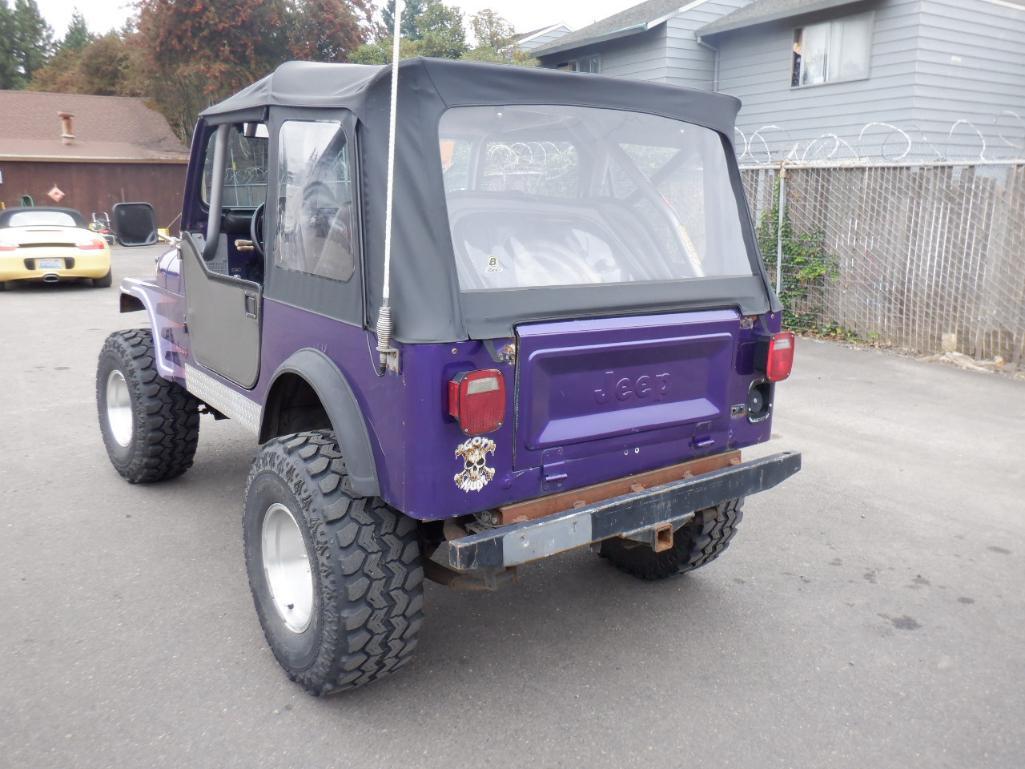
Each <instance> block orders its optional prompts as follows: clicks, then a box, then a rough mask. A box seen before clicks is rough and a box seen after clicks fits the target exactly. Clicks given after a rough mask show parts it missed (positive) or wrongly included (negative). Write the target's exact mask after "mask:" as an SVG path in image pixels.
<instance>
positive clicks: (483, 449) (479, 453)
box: [455, 436, 495, 493]
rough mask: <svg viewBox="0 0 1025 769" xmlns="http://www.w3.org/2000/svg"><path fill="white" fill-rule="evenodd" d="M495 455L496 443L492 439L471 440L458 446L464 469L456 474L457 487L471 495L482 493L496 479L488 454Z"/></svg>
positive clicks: (479, 438)
mask: <svg viewBox="0 0 1025 769" xmlns="http://www.w3.org/2000/svg"><path fill="white" fill-rule="evenodd" d="M494 453H495V442H494V441H493V440H491V439H490V438H481V437H479V436H478V437H476V438H470V439H469V440H467V441H463V442H462V443H460V444H459V445H458V446H456V456H457V457H462V459H463V469H462V471H461V472H458V473H456V476H455V482H456V486H458V487H459V488H461V489H462V490H463V491H465V492H467V493H469V492H471V491H480V490H481V489H483V488H484V487H485V486H487V485H488V484H489V483H490V482H491V479H492V478H494V477H495V468H493V467H488V466H487V461H488V454H494Z"/></svg>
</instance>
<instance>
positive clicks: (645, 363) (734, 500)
mask: <svg viewBox="0 0 1025 769" xmlns="http://www.w3.org/2000/svg"><path fill="white" fill-rule="evenodd" d="M399 72H400V75H399V82H398V102H397V103H398V110H397V116H398V129H397V132H396V142H395V155H394V180H395V187H394V189H395V196H394V211H395V214H394V223H393V226H392V228H391V237H392V244H391V249H390V253H391V254H392V259H391V264H390V269H389V268H386V265H385V259H384V258H383V255H384V253H385V252H386V248H385V239H386V226H385V219H386V207H387V206H386V202H387V201H386V197H387V196H386V178H387V176H388V139H389V136H388V134H389V129H388V120H389V115H390V110H389V90H390V86H391V68H390V67H375V66H359V65H346V64H308V63H289V64H285V65H283V66H282V67H280V68H279V69H278V70H277V71H275V72H274V73H273V74H272V75H270V76H268V77H266V78H264V79H263V80H261V81H259V82H258V83H256V84H254V85H252V86H250V87H249V88H247V89H245V90H243V91H241V92H240V93H238V94H236V95H235V96H232V97H231V98H229V99H227V100H226V101H224V102H222V103H220V104H217V105H215V106H213V107H211V108H209V109H208V110H206V111H205V112H204V113H203V114H202V115H201V118H200V121H199V123H198V125H197V127H196V132H195V138H194V140H193V145H192V156H191V161H190V165H189V171H188V178H187V182H186V185H187V186H186V190H185V199H184V210H183V212H182V219H181V238H180V240H179V241H177V242H176V243H175V247H174V248H172V249H171V250H169V251H168V252H167V253H166V254H164V255H163V256H161V257H160V258H159V260H158V264H157V270H156V276H155V277H154V278H152V279H148V280H137V279H127V280H125V281H124V282H123V283H122V286H121V291H122V294H121V311H122V312H130V311H136V310H138V311H144V312H145V313H146V315H147V316H148V319H149V325H150V328H149V329H143V330H135V331H123V332H119V333H116V334H113V335H111V336H110V337H109V338H108V339H107V341H106V344H105V345H104V347H103V350H102V352H101V353H100V360H99V370H98V374H97V401H98V406H99V419H100V427H101V430H102V432H103V440H104V443H105V444H106V447H107V451H108V453H109V455H110V459H111V462H112V463H113V464H114V467H115V468H116V469H117V470H118V472H119V473H120V474H121V475H123V476H124V477H125V478H126V479H127V480H128V481H129V482H131V483H150V482H155V481H162V480H167V479H169V478H174V477H176V476H178V475H181V474H182V473H184V472H185V471H186V470H187V469H188V468H189V467H190V466H191V465H192V461H193V455H194V453H195V450H196V441H197V438H198V434H199V417H200V414H210V415H212V416H213V417H214V418H215V419H224V418H231V419H235V420H237V421H239V422H241V423H242V424H243V425H245V426H246V427H248V428H249V429H250V430H252V432H253V433H254V434H255V436H256V437H257V441H258V443H259V450H258V453H257V455H256V458H255V460H254V461H253V465H252V469H251V470H250V473H249V480H248V487H247V490H246V496H245V509H244V516H243V534H244V538H245V556H246V563H247V567H248V573H249V580H250V585H251V588H252V593H253V597H254V601H255V604H256V611H257V614H258V616H259V619H260V623H261V624H262V626H263V630H264V633H265V634H266V637H267V641H268V643H269V644H270V646H271V648H272V649H273V651H274V654H275V656H276V657H277V659H278V661H279V662H280V663H281V665H282V667H283V668H284V669H285V670H286V672H287V673H288V675H289V677H290V678H292V679H293V680H295V681H297V682H298V683H300V684H301V685H302V686H303V687H305V688H306V689H307V690H309V691H310V692H312V693H314V694H324V693H329V692H333V691H338V690H342V689H346V688H351V687H354V686H359V685H361V684H364V683H368V682H370V681H373V680H375V679H377V678H379V677H381V676H383V675H385V674H386V673H390V672H391V671H393V670H396V669H397V668H399V667H401V666H402V665H403V664H404V663H405V662H406V661H407V660H408V659H409V658H410V653H411V652H412V651H413V648H414V647H415V645H416V638H417V631H418V630H419V627H420V625H421V623H422V620H423V594H422V583H423V579H424V578H425V577H427V578H429V579H433V580H436V581H438V582H442V583H445V584H448V585H451V586H452V587H462V588H470V589H491V588H494V587H496V586H497V585H499V584H500V583H502V582H503V581H505V579H506V578H508V577H509V576H511V575H514V574H515V570H516V568H517V567H519V566H520V565H522V564H525V563H528V562H530V561H534V560H538V559H541V558H545V557H547V556H550V555H554V554H556V553H561V552H563V551H566V550H570V549H572V548H577V547H586V546H590V547H591V548H593V549H594V550H595V552H597V553H599V554H600V555H601V556H602V557H604V558H606V559H608V561H609V562H610V563H612V564H613V565H614V566H616V567H618V568H620V569H622V570H624V571H626V572H629V573H630V574H633V575H636V576H638V577H641V578H643V579H658V578H662V577H668V576H670V575H675V574H680V573H682V572H686V571H690V570H691V569H696V568H698V567H700V566H703V565H705V564H706V563H708V562H710V561H712V560H713V559H715V558H716V557H717V556H718V555H719V554H720V553H721V552H722V551H723V550H724V549H725V548H726V546H727V545H728V544H729V542H730V540H731V538H732V537H733V535H734V533H735V530H736V526H737V524H738V522H739V521H740V518H741V504H742V501H743V498H744V497H746V496H747V495H749V494H754V493H756V492H759V491H762V490H765V489H768V488H771V487H773V486H775V485H776V484H778V483H780V482H781V481H783V480H784V479H786V478H787V477H789V476H790V475H792V474H793V473H795V472H797V471H798V470H799V469H800V455H799V454H797V453H781V454H774V455H771V456H767V457H764V458H761V459H756V460H754V461H747V462H742V461H741V457H740V449H742V448H743V447H745V446H751V445H753V444H756V443H760V442H762V441H765V440H768V438H769V435H770V430H771V416H772V404H773V395H774V386H775V385H774V383H775V382H777V381H779V380H782V379H785V378H786V377H787V376H788V375H789V373H790V367H791V363H792V359H793V349H794V339H793V335H792V334H789V333H786V332H781V331H780V306H779V302H778V300H777V298H776V296H775V295H774V293H773V291H772V289H771V287H770V285H769V282H768V280H767V278H766V275H765V272H764V270H763V268H762V265H761V261H760V259H759V255H758V251H757V247H756V245H755V236H754V232H753V230H752V226H751V221H750V217H749V215H748V211H747V206H746V203H745V198H744V193H743V188H742V186H741V181H740V176H739V173H738V169H737V163H736V160H735V157H734V152H733V147H732V144H731V139H730V137H731V136H732V133H733V120H734V117H735V115H736V111H737V109H738V102H737V101H736V100H735V99H733V98H730V97H726V96H721V95H717V94H710V93H702V92H698V91H691V90H686V89H682V88H675V87H670V86H666V85H658V84H653V83H643V82H633V81H630V82H627V81H623V80H616V79H611V78H604V77H598V76H590V75H575V74H566V73H559V72H554V71H550V70H543V69H527V68H517V67H503V66H493V65H485V64H474V63H463V62H451V61H438V60H424V59H414V60H410V61H407V62H404V63H403V64H402V65H401V67H400V70H399ZM114 219H115V229H116V230H117V232H118V237H119V239H120V241H121V242H122V243H123V244H125V245H128V244H132V243H147V242H152V240H153V237H154V227H153V214H152V209H150V208H149V207H147V206H146V205H145V204H123V205H121V206H118V207H117V209H116V210H115V212H114ZM386 297H387V301H385V298H386ZM382 323H383V325H382ZM375 329H376V330H375ZM382 335H384V336H385V337H386V338H384V339H382ZM379 351H380V352H379Z"/></svg>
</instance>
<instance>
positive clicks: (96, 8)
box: [36, 0, 637, 38]
mask: <svg viewBox="0 0 1025 769" xmlns="http://www.w3.org/2000/svg"><path fill="white" fill-rule="evenodd" d="M36 2H37V3H38V4H39V9H40V10H41V11H42V12H43V16H45V17H46V20H47V21H48V22H49V23H50V26H51V27H53V30H54V35H55V37H57V38H60V37H62V36H63V35H64V31H65V30H66V29H67V26H68V20H69V19H70V18H71V11H72V9H73V8H74V7H75V3H74V2H73V0H36ZM448 2H450V3H452V4H454V5H457V6H459V7H460V8H462V9H463V11H465V12H466V14H467V15H469V14H471V13H475V12H477V11H479V10H480V9H482V8H491V9H493V10H494V11H497V12H498V13H499V14H501V15H502V16H504V17H505V18H507V19H508V20H509V21H511V22H512V23H513V25H514V26H515V27H516V29H517V30H519V31H521V32H526V31H527V30H530V29H536V28H537V27H545V26H548V25H549V24H555V23H557V22H564V23H566V24H568V25H569V26H570V27H572V28H573V29H579V28H580V27H583V26H585V25H587V24H590V23H591V22H592V21H596V20H597V19H602V18H604V17H606V16H609V15H611V14H613V13H616V12H617V11H620V10H623V9H624V8H628V7H630V6H631V5H633V4H634V3H635V2H637V0H571V2H568V3H563V4H562V5H559V4H558V3H553V2H551V0H455V2H454V3H453V2H452V0H448ZM78 7H79V9H80V10H81V11H82V15H83V16H85V20H86V23H88V25H89V29H91V30H92V31H93V32H100V33H102V32H107V31H108V30H110V29H113V28H115V27H120V26H121V25H122V24H124V22H125V20H126V19H127V18H128V17H129V16H130V15H131V4H129V3H126V2H125V0H81V2H80V3H79V4H78Z"/></svg>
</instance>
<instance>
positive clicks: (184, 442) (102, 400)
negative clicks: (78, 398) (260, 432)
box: [96, 329, 199, 483]
mask: <svg viewBox="0 0 1025 769" xmlns="http://www.w3.org/2000/svg"><path fill="white" fill-rule="evenodd" d="M114 369H117V370H119V371H120V372H121V374H122V375H123V376H124V378H125V382H126V384H127V385H128V391H129V395H130V398H131V411H132V437H131V440H130V442H129V444H128V445H127V446H122V445H121V444H120V443H118V442H117V440H115V439H114V436H113V434H112V432H111V428H110V423H109V421H108V419H107V379H108V377H109V376H110V372H111V371H112V370H114ZM96 406H97V410H98V412H99V419H100V431H101V432H102V434H103V443H104V445H105V446H106V447H107V454H108V456H109V457H110V461H111V463H112V464H113V465H114V468H115V469H116V470H117V471H118V472H119V473H120V474H121V475H122V476H123V477H124V478H125V480H127V481H128V482H129V483H156V482H157V481H166V480H169V479H171V478H177V477H178V476H179V475H181V474H182V473H184V472H185V471H186V470H188V469H189V468H190V467H192V459H193V457H194V456H195V454H196V444H197V443H198V442H199V401H197V400H196V399H195V398H194V397H192V395H190V394H189V392H188V391H187V390H186V389H185V388H184V387H181V386H180V385H178V384H175V383H174V382H169V381H168V380H166V379H164V378H163V377H161V376H160V374H158V373H157V367H156V357H155V353H154V351H153V335H152V334H151V333H150V331H149V329H134V330H132V331H116V332H114V333H113V334H111V335H110V336H108V337H107V341H106V342H104V343H103V348H102V349H101V350H100V359H99V364H98V366H97V369H96Z"/></svg>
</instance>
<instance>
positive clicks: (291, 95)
mask: <svg viewBox="0 0 1025 769" xmlns="http://www.w3.org/2000/svg"><path fill="white" fill-rule="evenodd" d="M390 73H391V66H384V65H372V64H324V63H318V62H309V61H290V62H286V63H284V64H282V65H281V66H279V67H278V68H277V69H276V70H274V72H272V73H271V74H269V75H267V77H265V78H263V79H262V80H258V81H257V82H255V83H253V84H252V85H251V86H249V87H247V88H245V89H243V90H241V91H239V92H238V93H237V94H235V95H234V96H231V97H229V98H227V99H225V100H224V101H222V102H220V103H218V104H215V105H213V106H212V107H208V108H207V109H206V110H205V111H204V112H203V113H202V116H203V117H210V116H213V115H230V114H236V113H245V112H248V111H252V110H260V109H263V108H266V107H273V106H279V107H319V108H324V109H330V108H337V107H342V108H346V109H350V110H353V111H355V112H357V116H359V117H362V115H359V112H360V111H361V108H362V107H363V106H364V105H365V104H366V97H367V94H368V92H370V91H373V90H375V89H378V88H381V87H382V81H384V83H383V87H384V88H385V89H387V86H388V82H389V81H390ZM567 78H571V80H567ZM399 89H400V95H399V99H400V102H399V103H400V107H399V111H400V112H401V105H402V102H403V101H405V100H409V99H411V98H415V99H416V100H418V101H422V102H433V101H439V100H440V101H442V102H444V104H445V106H447V107H456V106H473V105H488V104H574V105H577V106H584V107H604V108H606V109H624V110H631V111H634V112H648V113H651V114H655V115H662V116H664V117H668V118H674V119H676V120H683V121H685V122H687V123H694V124H696V125H702V126H705V127H707V128H711V129H712V130H714V131H718V132H719V133H723V134H726V135H731V134H732V132H733V121H734V120H735V119H736V116H737V111H738V110H739V109H740V100H739V99H736V98H735V97H733V96H725V95H723V94H719V93H711V92H709V91H698V90H694V89H690V88H680V87H677V86H671V85H664V84H662V83H651V82H646V81H638V80H627V79H624V78H612V77H602V76H600V75H590V76H587V77H581V76H580V75H579V74H576V73H566V72H559V71H558V70H553V69H542V68H540V67H512V66H504V65H496V64H485V63H481V62H466V61H452V60H450V59H426V58H423V57H419V58H415V59H407V60H406V61H403V62H402V63H401V64H400V65H399Z"/></svg>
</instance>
